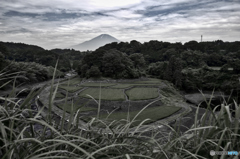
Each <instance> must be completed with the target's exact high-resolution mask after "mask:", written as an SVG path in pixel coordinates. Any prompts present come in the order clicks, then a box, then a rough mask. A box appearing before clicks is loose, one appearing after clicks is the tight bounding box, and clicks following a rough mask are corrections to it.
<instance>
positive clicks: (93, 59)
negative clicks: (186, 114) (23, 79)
mask: <svg viewBox="0 0 240 159" xmlns="http://www.w3.org/2000/svg"><path fill="white" fill-rule="evenodd" d="M0 52H1V53H0V55H1V54H2V55H1V56H2V57H4V58H2V57H0V60H1V58H2V60H3V59H5V60H15V61H22V62H35V63H39V64H42V65H46V66H53V67H54V66H55V64H56V61H57V59H59V65H58V69H59V70H60V71H63V72H65V71H68V70H70V69H75V70H77V71H78V73H79V75H80V76H82V77H86V78H91V77H94V76H95V77H99V76H103V77H110V78H138V77H142V76H152V77H156V78H160V79H164V80H168V81H170V82H172V83H173V84H174V85H175V86H177V87H178V88H180V89H184V90H198V89H208V90H212V89H214V88H216V89H220V90H228V91H231V90H232V89H236V88H238V89H239V90H240V88H239V76H238V75H239V74H240V42H239V41H236V42H223V41H221V40H217V41H212V42H197V41H189V42H186V43H184V44H182V43H169V42H162V41H156V40H155V41H149V42H145V43H140V42H138V41H136V40H133V41H131V42H120V43H116V42H115V43H111V44H107V45H105V46H103V47H100V48H98V49H97V50H96V51H93V52H80V51H76V50H73V49H53V50H45V49H43V48H41V47H38V46H33V45H26V44H22V43H6V42H0ZM1 65H2V64H1ZM0 67H3V66H0Z"/></svg>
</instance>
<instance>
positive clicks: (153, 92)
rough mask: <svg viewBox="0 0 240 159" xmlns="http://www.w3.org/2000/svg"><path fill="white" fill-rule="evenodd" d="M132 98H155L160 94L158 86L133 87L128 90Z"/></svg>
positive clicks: (127, 92)
mask: <svg viewBox="0 0 240 159" xmlns="http://www.w3.org/2000/svg"><path fill="white" fill-rule="evenodd" d="M126 94H127V95H128V97H129V99H130V100H146V99H154V98H157V97H158V96H159V93H158V88H144V87H143V88H141V87H138V88H132V89H130V90H127V91H126Z"/></svg>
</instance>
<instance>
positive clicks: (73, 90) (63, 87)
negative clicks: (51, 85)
mask: <svg viewBox="0 0 240 159" xmlns="http://www.w3.org/2000/svg"><path fill="white" fill-rule="evenodd" d="M59 88H61V89H64V90H65V91H68V92H69V93H74V92H76V91H78V90H81V89H82V88H83V87H76V86H62V85H60V86H59Z"/></svg>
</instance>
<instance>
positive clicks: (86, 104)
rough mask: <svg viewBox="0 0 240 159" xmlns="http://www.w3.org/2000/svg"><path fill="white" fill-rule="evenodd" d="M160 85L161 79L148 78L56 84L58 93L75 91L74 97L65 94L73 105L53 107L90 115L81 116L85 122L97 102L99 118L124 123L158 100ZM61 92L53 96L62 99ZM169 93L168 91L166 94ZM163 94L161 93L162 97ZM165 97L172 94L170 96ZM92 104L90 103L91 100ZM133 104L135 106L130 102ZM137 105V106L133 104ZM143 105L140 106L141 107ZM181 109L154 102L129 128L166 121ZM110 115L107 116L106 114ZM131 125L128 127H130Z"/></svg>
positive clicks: (93, 114)
mask: <svg viewBox="0 0 240 159" xmlns="http://www.w3.org/2000/svg"><path fill="white" fill-rule="evenodd" d="M78 80H79V79H75V80H74V79H72V80H71V81H69V84H70V83H71V84H72V83H78V82H77V81H78ZM163 85H165V86H166V84H164V83H163V82H162V81H161V80H158V79H152V78H149V79H147V80H141V81H131V80H127V81H119V82H118V81H111V80H107V81H105V82H97V81H93V80H89V81H85V82H84V83H82V84H75V85H69V86H66V85H62V84H61V85H60V86H59V88H61V89H62V90H65V91H68V92H70V93H74V92H76V91H78V96H75V94H74V96H73V94H69V98H71V99H73V100H74V102H73V104H72V103H71V102H67V104H66V105H65V104H64V101H62V102H60V103H58V104H57V106H58V107H60V108H61V109H63V108H64V109H65V110H66V111H67V112H71V109H73V112H76V111H77V110H78V109H79V108H80V112H91V113H90V114H91V115H90V114H89V113H88V115H87V116H86V114H82V116H83V117H84V119H83V120H86V121H88V119H91V117H94V116H96V115H97V113H98V104H97V103H96V102H98V101H99V99H101V103H100V105H101V107H100V118H102V119H105V118H106V117H108V119H109V120H110V121H113V120H122V119H123V121H124V120H126V119H127V115H129V117H130V120H131V119H133V118H134V117H135V115H137V113H138V112H139V111H140V110H141V109H142V108H143V107H144V106H145V105H144V104H143V102H144V103H146V104H148V101H149V103H150V102H151V101H153V100H155V99H157V100H160V98H159V97H160V94H161V93H163V94H164V89H163V88H162V87H161V86H163ZM62 93H63V92H61V93H60V92H58V93H57V97H59V98H60V97H61V98H63V96H64V94H62ZM166 93H168V94H169V92H166ZM166 93H165V94H166ZM169 95H172V93H170V94H169ZM93 99H94V100H96V101H94V100H93ZM134 102H135V103H134ZM136 102H137V103H136ZM143 105H144V106H143ZM128 106H130V107H131V111H128ZM180 109H181V107H176V106H174V105H173V106H169V105H164V104H161V102H160V103H156V104H155V105H154V106H152V107H148V108H147V109H145V110H144V111H143V112H142V113H141V114H140V115H139V116H138V117H137V118H136V121H135V122H134V124H133V125H137V124H139V123H141V122H142V121H144V120H145V119H149V120H147V121H146V122H145V124H148V123H151V122H154V121H157V120H160V119H163V118H166V117H168V116H171V115H172V114H174V113H176V112H178V111H179V110H180ZM112 111H113V113H112V114H111V115H110V116H108V115H109V113H110V112H112ZM133 125H132V126H133Z"/></svg>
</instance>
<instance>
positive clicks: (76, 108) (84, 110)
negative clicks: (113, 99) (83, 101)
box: [57, 103, 97, 113]
mask: <svg viewBox="0 0 240 159" xmlns="http://www.w3.org/2000/svg"><path fill="white" fill-rule="evenodd" d="M57 106H58V107H60V108H61V109H65V110H66V111H67V112H68V113H70V112H71V109H72V106H73V112H76V111H77V110H78V109H80V112H87V111H96V110H97V108H92V107H84V106H82V105H78V104H73V105H72V104H71V103H67V104H66V105H65V104H59V105H57Z"/></svg>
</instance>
